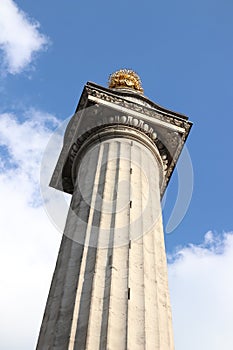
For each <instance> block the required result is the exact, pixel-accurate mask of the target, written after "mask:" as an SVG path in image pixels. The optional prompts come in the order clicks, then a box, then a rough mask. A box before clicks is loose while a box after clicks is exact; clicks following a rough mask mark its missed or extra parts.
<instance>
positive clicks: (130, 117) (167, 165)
mask: <svg viewBox="0 0 233 350" xmlns="http://www.w3.org/2000/svg"><path fill="white" fill-rule="evenodd" d="M113 125H115V126H117V125H118V126H119V127H120V126H125V127H126V128H131V129H132V130H135V131H136V130H137V131H138V132H140V133H143V134H144V135H145V136H146V137H147V138H148V139H150V142H151V143H152V144H153V145H154V147H155V148H157V149H158V151H159V154H160V157H161V159H162V163H163V172H164V177H165V178H164V181H163V185H162V187H161V194H163V193H164V191H165V189H166V187H167V184H168V182H169V179H170V177H171V174H172V172H173V170H174V167H175V165H176V162H177V160H178V157H179V155H180V152H181V150H182V147H183V145H184V142H185V140H186V138H187V136H188V134H189V131H190V129H191V126H192V124H191V123H190V122H189V121H188V120H187V117H185V116H183V115H180V114H178V113H176V112H172V111H169V110H166V109H164V108H163V107H160V106H158V105H156V104H154V103H153V102H152V101H150V100H149V99H147V98H146V97H144V96H141V95H139V94H136V93H135V94H132V93H131V92H127V93H125V92H122V91H121V92H118V91H117V92H116V91H113V90H111V89H107V88H103V87H101V86H98V85H96V84H93V83H87V85H86V86H85V87H84V90H83V93H82V96H81V98H80V101H79V104H78V107H77V110H76V113H75V115H74V116H73V117H72V118H71V120H70V122H69V124H68V126H67V129H66V132H65V136H64V144H63V148H62V152H61V154H60V157H59V160H58V162H57V165H56V168H55V171H54V174H53V176H52V179H51V182H50V186H52V187H54V188H56V189H59V190H61V191H64V192H68V193H71V194H72V193H73V186H74V185H73V180H72V166H73V162H74V159H75V157H77V154H78V153H79V150H80V148H81V147H82V144H83V143H84V142H86V140H87V139H88V138H90V136H91V135H93V134H98V133H99V132H100V131H101V129H103V127H108V126H113Z"/></svg>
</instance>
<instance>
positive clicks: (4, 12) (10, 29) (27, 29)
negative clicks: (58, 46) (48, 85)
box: [0, 0, 48, 74]
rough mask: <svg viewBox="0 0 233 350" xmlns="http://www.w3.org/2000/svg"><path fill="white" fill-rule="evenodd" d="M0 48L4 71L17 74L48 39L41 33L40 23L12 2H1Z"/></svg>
mask: <svg viewBox="0 0 233 350" xmlns="http://www.w3.org/2000/svg"><path fill="white" fill-rule="evenodd" d="M0 6H1V10H0V48H1V50H2V53H3V59H2V60H1V61H2V62H1V65H2V68H4V70H6V71H7V72H9V73H11V74H16V73H19V72H21V71H22V70H23V69H25V68H26V67H27V66H28V65H29V64H30V63H31V62H32V59H33V56H34V54H35V53H36V52H38V51H40V50H42V49H44V48H45V46H46V45H47V44H48V39H47V38H46V37H45V36H44V35H42V34H41V33H40V32H39V23H38V22H35V21H34V20H32V19H30V18H29V17H28V15H27V14H25V13H24V12H23V11H22V10H20V9H19V8H18V6H17V5H16V4H15V2H14V1H12V0H1V5H0Z"/></svg>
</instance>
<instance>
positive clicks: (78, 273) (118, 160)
mask: <svg viewBox="0 0 233 350" xmlns="http://www.w3.org/2000/svg"><path fill="white" fill-rule="evenodd" d="M161 166H162V163H160V162H159V161H158V159H156V157H155V156H154V154H153V153H152V152H151V151H150V150H149V149H147V148H146V146H145V145H143V144H142V143H141V142H138V141H136V140H132V139H131V138H127V137H125V138H118V137H115V138H110V139H106V140H101V141H100V142H99V143H97V144H95V145H92V146H90V147H89V148H88V149H87V151H86V152H85V153H84V154H83V155H82V157H81V159H80V160H79V162H77V167H76V170H75V177H76V185H75V191H74V194H73V198H72V202H71V208H70V210H69V214H68V217H67V223H66V227H65V231H64V236H63V239H62V243H61V248H60V251H59V255H58V260H57V265H56V268H55V272H54V276H53V281H52V285H51V290H50V293H49V297H48V302H47V306H46V310H45V314H44V319H43V323H42V327H41V332H40V337H39V341H38V345H37V350H49V349H54V350H82V349H89V350H95V349H98V350H104V349H108V350H126V349H130V350H137V349H141V350H143V349H146V350H152V349H153V350H172V349H174V345H173V335H172V323H171V311H170V303H169V293H168V283H167V267H166V256H165V248H164V238H163V227H162V219H161V208H160V185H159V183H160V180H161V179H160V174H161Z"/></svg>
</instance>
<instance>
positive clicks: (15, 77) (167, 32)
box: [0, 0, 233, 350]
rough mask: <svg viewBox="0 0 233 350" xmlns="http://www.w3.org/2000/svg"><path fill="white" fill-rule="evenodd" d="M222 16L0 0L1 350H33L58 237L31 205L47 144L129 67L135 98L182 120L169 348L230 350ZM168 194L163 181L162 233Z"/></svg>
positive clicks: (174, 5)
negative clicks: (180, 212) (186, 164)
mask: <svg viewBox="0 0 233 350" xmlns="http://www.w3.org/2000/svg"><path fill="white" fill-rule="evenodd" d="M232 12H233V3H232V2H231V1H229V0H228V1H225V0H224V1H221V2H220V1H210V0H206V1H200V0H197V1H195V2H194V1H193V2H187V1H181V0H180V1H163V2H154V1H152V0H150V1H145V2H144V3H142V2H140V1H127V0H125V1H122V0H119V1H118V2H115V3H114V2H109V1H102V2H94V1H93V2H77V1H74V0H70V1H69V2H66V3H64V2H58V1H54V0H51V1H49V2H48V1H45V0H41V1H37V2H34V1H33V2H32V1H30V2H29V1H26V0H18V1H14V2H13V1H12V0H2V1H1V5H0V70H1V71H0V74H1V80H0V96H1V99H0V100H1V103H0V155H1V158H0V159H1V160H0V169H1V170H0V184H1V193H2V196H1V208H2V214H3V216H2V219H1V222H0V225H1V235H2V248H1V251H2V254H1V255H2V258H1V259H2V261H1V264H2V266H4V271H3V273H2V283H3V285H4V286H5V289H3V290H4V291H3V296H2V303H3V307H5V305H8V303H9V304H10V306H9V307H8V309H7V308H5V309H4V310H5V311H6V312H7V317H6V319H5V320H3V321H4V327H1V328H2V330H1V332H2V334H1V333H0V345H1V344H2V346H1V348H4V350H7V349H14V348H17V349H24V350H27V349H31V348H32V347H33V346H34V345H33V344H35V341H36V338H37V334H38V329H39V325H40V322H41V317H42V313H43V309H44V304H45V300H46V296H47V293H48V289H49V285H50V280H51V274H52V271H53V268H54V264H55V260H56V255H57V249H58V246H59V240H60V237H61V235H60V233H58V232H57V230H56V229H55V227H54V226H53V225H52V224H51V223H50V221H49V218H48V216H46V214H45V211H44V209H43V206H41V205H40V203H41V201H40V200H38V203H35V201H36V199H35V198H38V196H39V174H40V166H41V159H42V156H43V154H44V151H45V149H46V145H47V143H48V140H49V137H50V135H51V133H52V131H53V130H54V129H55V127H56V126H58V125H60V124H61V123H62V121H63V120H65V119H66V118H69V117H71V116H72V114H73V112H74V111H75V108H76V105H77V103H78V100H79V97H80V94H81V91H82V89H83V85H84V84H85V83H86V82H87V81H93V82H96V83H97V84H100V85H103V86H106V85H107V80H108V76H109V74H110V73H112V72H113V71H115V70H117V69H119V68H132V69H134V70H135V71H137V72H138V74H139V75H140V77H141V79H142V83H143V87H144V91H145V95H146V96H147V97H149V98H150V99H151V100H153V101H155V102H156V103H158V104H160V105H162V106H164V107H166V108H169V109H171V110H174V111H178V112H181V113H184V114H186V115H188V116H189V118H190V120H192V121H193V123H194V126H193V128H192V130H191V133H190V136H189V138H188V141H187V149H188V152H189V154H190V157H191V161H192V166H193V171H194V188H193V194H192V199H191V203H190V206H189V208H188V211H187V213H186V215H185V217H184V218H183V220H182V222H181V223H180V225H179V226H178V227H177V228H176V229H175V230H174V231H173V232H172V233H170V234H165V240H166V247H167V252H168V255H169V257H171V260H172V261H173V260H174V258H175V259H176V260H175V263H173V264H170V265H169V269H170V270H169V271H170V289H171V299H172V307H173V318H174V330H175V340H176V348H177V349H178V350H184V349H187V348H188V349H190V350H192V349H199V350H202V349H203V350H206V349H210V348H211V349H220V348H223V349H232V344H233V337H232V334H231V330H230V328H229V324H232V321H233V301H232V300H231V293H232V291H233V281H232V277H231V275H232V270H231V269H232V258H231V255H233V254H231V253H233V242H232V241H233V239H232V231H233V223H232V212H233V211H232V209H233V208H232V207H233V204H232V181H231V178H232V170H233V169H232V167H233V163H232V135H231V134H232V126H233V121H232V119H233V102H232V101H233V89H232V80H233V79H232V78H233V77H232V72H233V70H232V62H233V39H232V33H233V21H232ZM58 151H59V150H58ZM56 157H57V155H54V158H56ZM53 161H54V162H55V161H56V159H53ZM184 170H185V169H184ZM187 176H188V174H187ZM177 191H178V180H177V173H174V174H173V178H172V180H171V182H170V184H169V188H168V191H167V197H166V203H165V208H164V225H165V227H166V225H167V222H168V220H169V217H170V216H171V211H172V208H173V207H174V203H175V200H176V196H177ZM35 242H36V243H35ZM175 252H177V255H175ZM6 261H7V262H6ZM6 266H8V268H5V267H6ZM35 271H36V272H35ZM15 275H16V277H14V276H15ZM35 276H37V278H35ZM12 277H13V278H15V281H17V283H16V285H17V287H16V286H15V283H13V282H12ZM29 281H32V283H29ZM219 285H221V286H222V288H223V289H222V290H221V291H220V290H219V289H218V288H219ZM209 286H211V289H210V288H209ZM208 288H209V289H208ZM229 291H231V293H230V292H229ZM184 293H185V295H184ZM220 294H221V295H222V297H223V299H224V300H225V304H224V305H222V299H221V298H219V295H220ZM19 298H20V300H22V302H21V305H19V303H18V300H19ZM194 300H195V302H193V301H194ZM187 308H191V310H192V311H193V313H192V312H190V313H189V312H188V311H187ZM9 310H10V311H9ZM203 310H205V312H204V311H203ZM203 312H204V313H203ZM190 314H191V316H190ZM213 314H214V315H215V316H216V320H215V321H213V319H215V318H213ZM200 315H202V316H200ZM203 315H204V316H203ZM12 318H14V319H15V321H12ZM21 319H22V320H24V321H23V323H24V325H23V326H22V328H24V327H25V329H20V332H19V331H17V324H18V322H20V320H21ZM217 320H219V321H218V322H217ZM3 321H1V324H2V323H3ZM12 322H13V323H12ZM207 324H208V326H206V325H207ZM187 325H188V327H187ZM184 326H185V327H186V328H187V329H186V335H185V336H184V334H183V327H184ZM12 327H13V328H14V327H15V334H17V335H18V339H17V343H14V342H15V341H16V338H17V337H15V339H11V337H10V334H11V332H12ZM199 328H200V329H199ZM28 329H29V330H30V332H29V331H28ZM193 329H194V330H193ZM198 331H200V334H201V337H202V343H199V337H198ZM189 342H190V343H189ZM14 344H17V346H16V345H15V346H14Z"/></svg>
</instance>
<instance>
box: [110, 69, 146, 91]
mask: <svg viewBox="0 0 233 350" xmlns="http://www.w3.org/2000/svg"><path fill="white" fill-rule="evenodd" d="M108 87H109V88H111V89H131V90H136V91H137V92H140V93H142V94H143V88H142V83H141V79H140V77H139V75H138V74H137V73H135V72H134V71H133V70H132V69H120V70H118V71H116V72H115V73H112V74H111V75H110V76H109V81H108Z"/></svg>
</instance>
